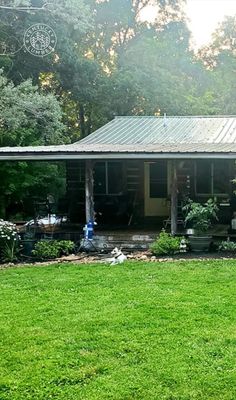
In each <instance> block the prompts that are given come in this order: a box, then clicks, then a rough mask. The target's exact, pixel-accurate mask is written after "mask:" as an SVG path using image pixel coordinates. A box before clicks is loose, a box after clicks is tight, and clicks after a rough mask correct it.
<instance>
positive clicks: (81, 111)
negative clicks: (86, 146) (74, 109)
mask: <svg viewBox="0 0 236 400" xmlns="http://www.w3.org/2000/svg"><path fill="white" fill-rule="evenodd" d="M79 122H80V130H81V139H83V138H84V137H85V136H86V127H85V118H84V106H83V104H80V105H79Z"/></svg>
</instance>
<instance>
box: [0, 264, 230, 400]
mask: <svg viewBox="0 0 236 400" xmlns="http://www.w3.org/2000/svg"><path fill="white" fill-rule="evenodd" d="M0 296H1V301H0V324H1V328H0V399H1V400H3V399H4V400H5V399H11V400H16V399H22V400H23V399H24V400H27V399H35V400H49V399H60V400H71V399H78V400H87V399H89V400H93V399H94V400H95V399H96V400H109V399H117V400H118V399H119V400H131V399H140V400H144V399H150V400H154V399H156V400H167V399H168V400H190V399H191V400H192V399H194V400H196V399H197V400H198V399H199V400H200V399H202V400H206V399H216V400H226V399H227V400H229V399H230V400H235V399H236V367H235V365H236V261H205V262H182V263H181V262H175V263H157V264H156V263H154V264H145V263H132V264H131V263H130V264H126V265H121V266H113V267H110V266H103V265H94V266H93V265H89V266H77V265H61V266H55V265H53V266H49V267H32V268H18V269H17V268H14V269H8V270H1V271H0Z"/></svg>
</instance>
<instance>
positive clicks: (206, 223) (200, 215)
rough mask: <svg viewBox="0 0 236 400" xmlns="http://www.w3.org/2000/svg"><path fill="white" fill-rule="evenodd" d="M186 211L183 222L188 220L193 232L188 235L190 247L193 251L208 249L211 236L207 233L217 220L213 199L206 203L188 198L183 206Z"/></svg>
mask: <svg viewBox="0 0 236 400" xmlns="http://www.w3.org/2000/svg"><path fill="white" fill-rule="evenodd" d="M183 209H184V211H186V217H185V223H188V222H190V223H191V226H192V228H193V229H194V234H193V235H191V236H189V243H190V247H191V249H192V250H193V251H208V250H209V247H210V244H211V242H212V236H211V235H209V234H207V231H208V230H209V228H210V227H211V225H212V223H213V221H214V220H217V219H218V218H217V211H218V207H217V205H216V203H215V201H214V200H212V199H209V200H207V202H206V203H204V204H201V203H196V202H194V201H192V200H189V202H188V204H187V205H186V206H184V208H183Z"/></svg>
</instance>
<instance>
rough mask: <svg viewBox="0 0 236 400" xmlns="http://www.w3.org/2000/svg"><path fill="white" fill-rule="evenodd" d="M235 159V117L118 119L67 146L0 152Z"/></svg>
mask: <svg viewBox="0 0 236 400" xmlns="http://www.w3.org/2000/svg"><path fill="white" fill-rule="evenodd" d="M132 155H134V156H135V157H136V158H143V159H145V158H147V157H148V158H191V157H192V158H205V157H212V158H213V157H222V158H225V157H231V158H236V116H214V117H213V116H212V117H211V116H199V117H186V116H185V117H166V118H165V117H116V118H115V119H114V120H112V121H111V122H109V123H108V124H106V125H105V126H103V127H102V128H100V129H98V130H97V131H95V132H94V133H92V134H91V135H89V136H88V137H86V138H84V139H82V140H80V141H79V142H76V143H74V144H70V145H59V146H35V147H34V146H28V147H3V148H0V160H34V159H37V160H39V159H41V160H52V159H55V160H56V159H88V158H94V159H98V158H104V157H105V158H107V159H108V158H130V157H132Z"/></svg>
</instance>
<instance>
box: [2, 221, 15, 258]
mask: <svg viewBox="0 0 236 400" xmlns="http://www.w3.org/2000/svg"><path fill="white" fill-rule="evenodd" d="M18 251H19V235H18V233H17V229H16V225H14V224H13V223H11V222H8V221H4V220H3V219H0V257H1V260H2V261H3V262H13V261H16V260H17V253H18Z"/></svg>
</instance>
